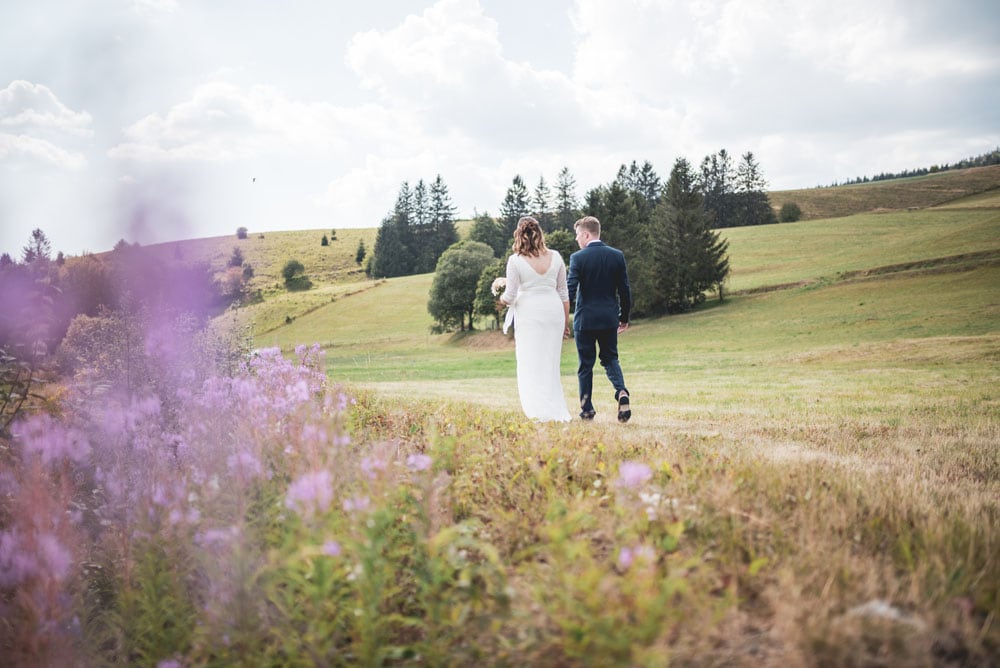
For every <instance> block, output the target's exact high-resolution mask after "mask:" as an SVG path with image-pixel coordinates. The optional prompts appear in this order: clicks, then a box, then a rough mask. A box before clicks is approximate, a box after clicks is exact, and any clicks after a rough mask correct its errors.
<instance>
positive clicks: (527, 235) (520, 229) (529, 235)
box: [514, 216, 549, 257]
mask: <svg viewBox="0 0 1000 668" xmlns="http://www.w3.org/2000/svg"><path fill="white" fill-rule="evenodd" d="M548 250H549V249H548V247H547V246H546V245H545V235H543V234H542V227H541V225H539V224H538V221H537V220H535V219H534V218H532V217H531V216H524V217H522V218H521V219H520V220H519V221H517V229H515V230H514V252H515V253H517V254H518V255H527V256H528V257H538V256H540V255H542V254H544V253H547V252H548Z"/></svg>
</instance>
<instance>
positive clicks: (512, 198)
mask: <svg viewBox="0 0 1000 668" xmlns="http://www.w3.org/2000/svg"><path fill="white" fill-rule="evenodd" d="M529 211H530V205H529V203H528V189H527V188H526V187H525V185H524V180H523V179H522V178H521V175H520V174H518V175H517V176H515V177H514V180H513V182H512V183H511V186H510V188H508V189H507V195H506V196H505V197H504V200H503V203H502V204H500V224H501V225H502V227H503V231H504V235H505V236H507V237H513V236H514V230H515V229H516V228H517V221H519V220H520V219H521V217H522V216H526V215H528V213H529Z"/></svg>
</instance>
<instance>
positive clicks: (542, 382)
mask: <svg viewBox="0 0 1000 668" xmlns="http://www.w3.org/2000/svg"><path fill="white" fill-rule="evenodd" d="M549 252H550V253H551V254H552V261H551V262H550V263H549V267H548V269H547V270H546V271H545V272H544V273H541V274H540V273H538V272H537V271H535V269H534V267H532V266H531V265H530V264H528V261H527V260H526V259H525V258H524V257H522V256H521V255H518V254H514V255H511V256H510V258H509V259H508V260H507V287H506V289H505V290H504V293H503V295H502V299H503V301H504V302H506V303H508V304H510V310H509V311H508V317H507V319H506V321H505V324H504V331H507V327H508V326H509V324H510V321H511V317H512V318H513V322H514V342H515V346H514V347H515V354H516V356H517V391H518V395H519V396H520V398H521V408H522V409H523V410H524V414H525V415H526V416H528V417H529V418H531V419H533V420H539V421H543V422H549V421H559V422H568V421H569V420H570V415H569V410H568V409H567V407H566V396H565V394H564V393H563V388H562V382H561V381H560V377H559V360H560V358H561V357H562V343H563V330H564V328H565V325H566V316H565V310H564V306H563V304H564V302H567V301H568V300H569V291H568V290H567V287H566V265H565V263H564V262H563V259H562V257H561V256H560V255H559V253H557V252H556V251H553V250H550V251H549Z"/></svg>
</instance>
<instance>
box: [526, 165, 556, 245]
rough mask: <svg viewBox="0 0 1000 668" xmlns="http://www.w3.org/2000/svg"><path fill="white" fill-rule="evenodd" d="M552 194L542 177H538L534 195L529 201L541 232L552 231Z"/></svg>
mask: <svg viewBox="0 0 1000 668" xmlns="http://www.w3.org/2000/svg"><path fill="white" fill-rule="evenodd" d="M551 199H552V192H551V191H550V190H549V185H548V184H547V183H546V182H545V177H544V176H539V177H538V185H537V186H535V193H534V196H533V197H532V199H531V204H532V208H533V209H534V214H533V215H534V216H535V220H537V221H538V224H539V225H541V227H542V231H543V232H550V231H552V221H553V216H552V205H551V203H550V202H551Z"/></svg>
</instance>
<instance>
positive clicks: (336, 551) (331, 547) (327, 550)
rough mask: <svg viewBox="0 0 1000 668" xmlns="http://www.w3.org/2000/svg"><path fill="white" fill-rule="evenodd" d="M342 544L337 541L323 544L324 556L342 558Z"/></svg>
mask: <svg viewBox="0 0 1000 668" xmlns="http://www.w3.org/2000/svg"><path fill="white" fill-rule="evenodd" d="M340 552H341V550H340V543H338V542H337V541H335V540H328V541H326V542H325V543H323V554H325V555H327V556H328V557H339V556H340Z"/></svg>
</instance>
